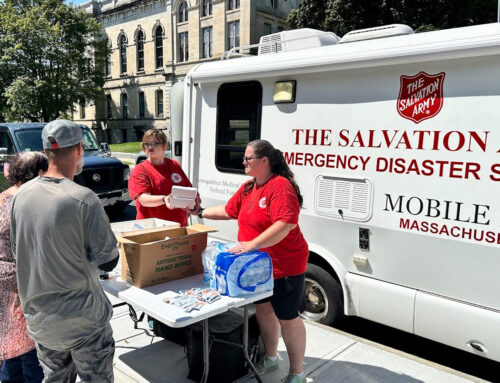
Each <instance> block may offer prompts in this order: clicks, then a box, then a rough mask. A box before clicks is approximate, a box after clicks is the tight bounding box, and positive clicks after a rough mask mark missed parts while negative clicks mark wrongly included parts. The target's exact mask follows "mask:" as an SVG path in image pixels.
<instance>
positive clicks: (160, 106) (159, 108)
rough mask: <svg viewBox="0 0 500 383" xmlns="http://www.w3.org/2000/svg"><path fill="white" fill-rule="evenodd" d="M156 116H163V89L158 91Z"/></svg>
mask: <svg viewBox="0 0 500 383" xmlns="http://www.w3.org/2000/svg"><path fill="white" fill-rule="evenodd" d="M156 117H160V118H162V117H163V91H162V90H158V91H156Z"/></svg>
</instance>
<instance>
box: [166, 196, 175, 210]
mask: <svg viewBox="0 0 500 383" xmlns="http://www.w3.org/2000/svg"><path fill="white" fill-rule="evenodd" d="M171 200H172V194H169V195H167V196H165V199H164V201H165V206H166V207H167V209H170V210H172V209H175V208H173V207H172V205H170V201H171Z"/></svg>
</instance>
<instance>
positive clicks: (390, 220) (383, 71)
mask: <svg viewBox="0 0 500 383" xmlns="http://www.w3.org/2000/svg"><path fill="white" fill-rule="evenodd" d="M188 77H189V78H190V79H192V80H193V86H192V87H191V88H190V89H189V91H190V92H191V93H190V92H188V88H186V91H185V95H186V96H185V97H187V98H188V99H186V102H185V109H184V114H185V116H190V118H189V119H187V118H186V117H185V118H184V129H185V132H184V145H191V149H192V150H191V156H190V159H189V161H188V160H186V161H187V162H185V158H183V165H185V168H187V169H189V170H188V171H189V176H190V177H191V179H192V180H193V184H194V186H196V187H198V190H199V192H200V195H201V197H202V199H203V205H204V206H214V205H218V204H223V203H225V202H226V201H227V200H228V199H229V198H230V197H231V196H232V195H233V194H234V192H235V191H236V190H237V189H238V188H239V187H240V186H241V184H242V183H243V182H245V181H246V180H247V179H248V178H247V177H246V176H244V175H241V174H236V173H234V172H228V171H221V170H220V169H218V168H217V166H216V163H215V162H216V161H215V158H216V154H217V150H218V149H217V142H216V139H217V129H218V126H217V118H218V113H219V111H218V110H217V106H218V92H219V90H220V88H221V86H223V85H225V84H227V83H233V82H242V81H250V80H251V81H257V82H258V83H259V84H260V86H261V87H262V100H261V101H262V105H261V109H260V123H261V133H260V138H262V139H266V140H269V141H270V142H271V143H273V144H274V145H275V146H276V147H277V148H278V149H280V150H281V151H282V152H283V153H284V155H285V159H286V160H287V162H288V164H289V165H290V167H291V169H292V171H293V172H294V174H295V177H296V180H297V182H298V184H299V186H300V188H301V191H302V195H303V197H304V205H303V207H304V208H303V210H302V212H301V217H300V221H299V224H300V227H301V230H302V231H303V233H304V236H305V238H306V240H307V241H308V243H309V244H310V248H311V251H312V252H314V254H316V255H317V256H319V257H320V258H322V259H323V260H325V261H326V262H327V264H328V265H329V266H330V268H331V270H333V273H334V274H335V276H336V277H337V278H338V279H339V280H340V283H341V285H342V286H343V288H344V298H345V299H344V301H345V302H344V304H345V307H346V310H345V311H346V313H348V314H355V315H360V316H362V317H365V318H368V319H371V320H376V321H378V322H381V323H385V324H389V325H391V326H393V327H396V328H400V329H403V330H405V331H409V332H413V331H414V329H415V332H416V333H418V334H420V335H423V336H427V337H429V338H431V339H436V340H438V341H441V342H443V343H446V344H451V345H454V346H456V347H460V348H464V347H465V346H463V344H464V340H463V339H461V338H460V341H459V342H458V343H457V341H456V340H455V338H456V335H455V333H454V331H456V332H460V331H462V330H463V331H464V333H466V334H469V333H471V334H474V332H471V331H469V330H470V329H473V328H475V327H481V324H480V323H484V324H485V325H484V326H483V329H482V330H481V331H484V332H485V333H484V334H483V333H480V334H479V335H478V339H479V336H481V339H480V340H482V339H483V338H484V337H483V335H485V334H486V332H488V333H489V331H490V329H491V328H492V326H491V324H498V315H500V295H499V294H498V292H499V291H500V278H498V270H500V256H499V247H500V204H499V202H498V201H499V200H498V195H499V194H500V185H499V182H500V154H499V153H500V129H499V128H498V127H499V126H500V108H499V104H500V25H498V24H491V25H484V26H475V27H468V28H457V29H454V30H448V31H439V32H432V33H421V34H415V35H411V36H398V37H393V38H385V39H380V40H370V41H365V42H356V43H349V44H342V45H335V46H329V47H322V48H313V49H306V50H303V51H294V52H285V53H279V54H266V55H263V56H260V57H252V58H241V59H234V60H227V61H222V62H211V63H206V64H201V65H200V66H198V67H196V68H195V69H193V70H192V71H191V72H190V74H189V76H188ZM282 80H294V81H296V84H297V85H296V99H295V102H294V103H290V104H274V103H273V91H274V84H275V82H276V81H282ZM241 97H244V95H242V96H241ZM186 129H187V132H188V133H186ZM188 153H189V152H188ZM186 166H187V167H186ZM319 177H327V178H328V177H329V179H335V180H339V183H338V184H339V185H341V186H342V185H343V186H345V185H348V186H349V185H350V186H349V187H351V189H350V190H351V191H350V192H351V193H354V190H361V189H356V188H355V187H354V186H353V185H352V180H354V179H357V180H366V184H367V185H369V188H368V187H367V188H365V189H366V190H365V189H362V190H361V191H358V192H359V193H368V194H366V195H369V196H370V198H367V199H366V201H365V199H363V198H358V199H355V198H351V199H350V200H349V201H350V202H349V203H348V205H349V204H350V205H349V206H348V209H347V210H346V211H348V210H349V211H348V213H351V210H352V211H354V210H356V208H357V207H359V206H361V207H362V209H361V210H362V212H361V213H359V214H358V215H356V214H357V213H356V214H340V213H339V212H338V209H339V206H340V205H342V203H343V202H342V201H341V197H342V193H343V192H342V191H339V192H338V196H339V199H338V201H340V202H338V203H339V204H340V205H339V206H337V205H336V203H337V202H331V203H332V206H330V208H328V203H329V202H328V201H326V200H325V198H326V199H328V198H330V196H334V197H335V196H337V194H335V193H336V192H334V191H332V190H330V191H328V187H331V188H333V187H334V186H331V185H334V184H335V182H330V183H328V182H327V183H321V182H317V180H318V179H319ZM349 180H350V181H349ZM349 182H351V184H349ZM316 185H317V186H318V187H321V188H324V190H323V189H322V190H321V191H320V190H318V189H316ZM329 185H330V186H329ZM335 185H336V184H335ZM335 187H336V186H335ZM325 190H326V191H325ZM339 190H340V189H339ZM345 190H347V189H345ZM325 196H326V197H325ZM354 197H356V196H354ZM320 199H322V200H321V201H320ZM354 200H355V201H354ZM325 201H326V202H325ZM331 201H337V200H336V199H335V198H333V197H332V199H331ZM352 201H354V202H352ZM320 205H321V206H322V208H321V209H324V210H321V209H320V208H318V207H319V206H320ZM342 206H344V205H342ZM325 211H326V212H327V213H325ZM217 225H218V227H219V228H220V231H219V234H218V235H220V236H221V237H222V238H226V239H228V240H235V239H236V233H237V225H236V224H235V222H220V221H219V222H218V224H217ZM363 229H366V232H367V233H369V248H366V249H363V248H361V247H360V235H361V234H360V233H361V231H360V230H363ZM354 261H356V263H355V262H354ZM339 265H340V266H339ZM333 273H332V274H333ZM346 289H347V290H348V291H346ZM415 297H416V299H417V304H416V305H417V309H416V310H415ZM435 297H440V298H439V299H436V298H435ZM450 302H452V303H453V304H451V303H450ZM450 305H452V306H453V307H451V306H450ZM445 308H450V310H455V311H456V312H457V313H459V312H460V313H462V312H466V314H464V315H465V319H464V321H465V322H464V323H458V322H457V327H456V328H453V329H450V332H441V333H440V332H439V330H436V331H434V330H432V324H431V322H429V321H430V320H431V316H434V314H433V313H438V312H440V310H445ZM476 316H477V320H478V322H477V323H478V325H477V326H474V324H473V323H474V318H476ZM438 325H439V323H438ZM443 326H444V324H443ZM467 326H470V328H469V327H467ZM465 330H467V331H469V332H466V331H465ZM438 333H439V334H438ZM490 335H491V334H490ZM467 336H468V335H467ZM471 336H472V335H471ZM491 336H492V337H493V338H492V339H496V340H497V341H496V343H495V344H499V342H498V339H497V338H495V336H496V337H498V335H491ZM457 339H459V338H457ZM471 339H472V338H471ZM459 343H460V344H459ZM487 348H488V350H489V351H488V353H487V355H486V356H489V357H493V358H495V359H496V360H500V355H499V354H498V353H497V351H495V346H491V345H490V344H489V342H488V345H487ZM469 351H470V347H469ZM483 354H484V353H483Z"/></svg>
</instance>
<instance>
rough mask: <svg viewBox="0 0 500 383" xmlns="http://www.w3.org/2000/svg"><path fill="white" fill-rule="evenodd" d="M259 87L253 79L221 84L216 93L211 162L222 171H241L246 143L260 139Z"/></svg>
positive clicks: (260, 105) (260, 90)
mask: <svg viewBox="0 0 500 383" xmlns="http://www.w3.org/2000/svg"><path fill="white" fill-rule="evenodd" d="M261 110H262V86H261V85H260V83H259V82H257V81H249V82H238V83H227V84H222V85H221V87H220V88H219V91H218V93H217V138H216V149H215V164H216V166H217V169H219V170H220V171H222V172H229V173H244V172H245V171H244V167H243V161H242V157H243V154H244V153H245V147H246V145H247V144H248V143H249V142H250V141H253V140H256V139H258V138H260V119H261Z"/></svg>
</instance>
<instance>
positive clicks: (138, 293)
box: [101, 274, 272, 327]
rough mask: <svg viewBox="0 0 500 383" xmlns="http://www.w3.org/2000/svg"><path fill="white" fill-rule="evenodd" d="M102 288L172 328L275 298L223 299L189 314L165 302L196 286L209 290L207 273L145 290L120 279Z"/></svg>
mask: <svg viewBox="0 0 500 383" xmlns="http://www.w3.org/2000/svg"><path fill="white" fill-rule="evenodd" d="M101 285H102V287H103V289H104V290H105V291H107V292H108V293H110V294H111V295H113V296H115V297H117V298H119V299H121V300H122V301H124V302H127V303H128V304H130V305H132V306H134V308H138V309H140V310H142V311H144V312H145V313H146V314H148V315H150V316H152V317H153V318H155V319H157V320H159V321H160V322H163V323H165V324H166V325H167V326H170V327H184V326H188V325H190V324H193V323H196V322H199V321H201V320H203V319H207V318H210V317H212V316H215V315H218V314H221V313H223V312H226V311H228V310H229V309H231V308H235V307H241V306H245V305H247V304H249V303H253V302H255V301H258V300H259V299H263V298H266V297H269V296H271V295H272V291H267V292H263V293H258V294H253V295H249V296H245V297H239V298H232V297H228V296H221V299H219V300H217V301H215V302H213V303H207V304H205V305H204V306H203V307H202V308H201V309H200V310H199V311H198V310H193V311H191V312H190V313H187V312H185V311H184V309H182V308H179V307H176V306H174V305H172V304H169V303H166V302H164V301H163V299H164V298H167V297H169V296H172V295H175V294H177V293H178V292H179V290H189V289H191V288H195V287H201V288H208V287H209V286H208V284H205V283H203V274H198V275H194V276H192V277H187V278H182V279H178V280H176V281H171V282H165V283H161V284H158V285H154V286H149V287H142V288H139V287H135V286H133V285H131V284H129V283H127V282H125V281H123V280H122V279H121V278H120V277H114V278H110V279H108V280H101Z"/></svg>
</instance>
